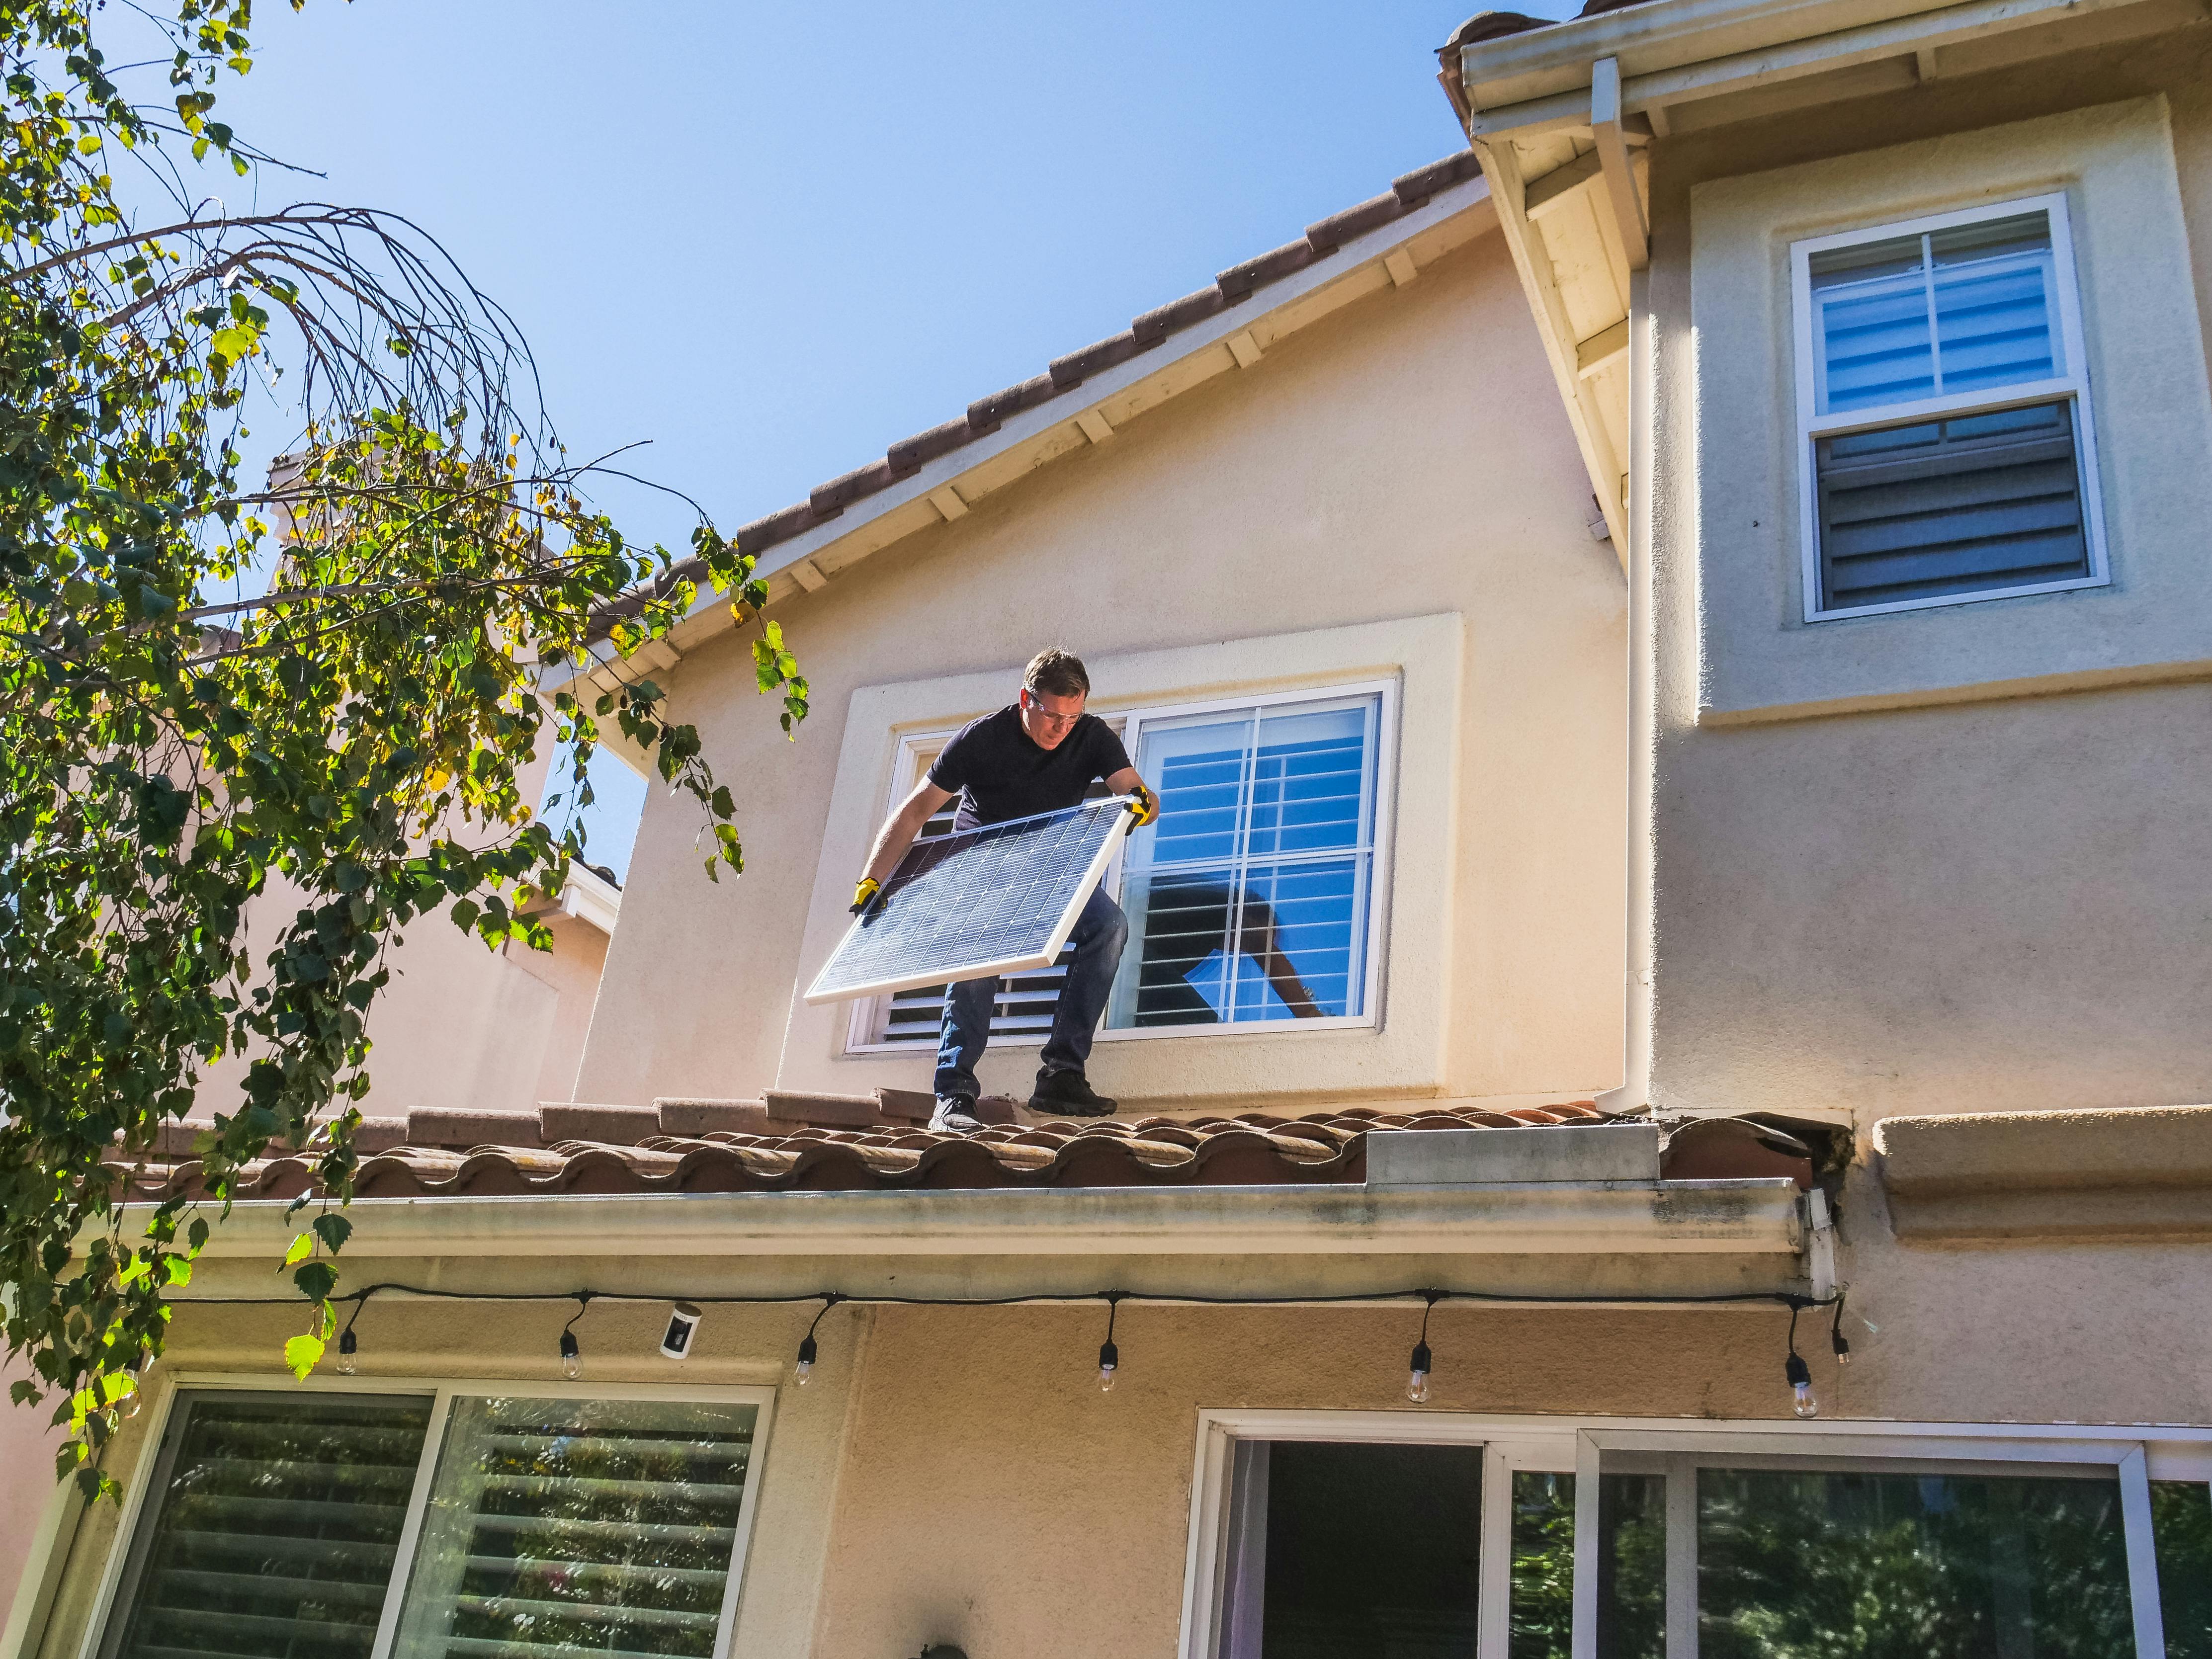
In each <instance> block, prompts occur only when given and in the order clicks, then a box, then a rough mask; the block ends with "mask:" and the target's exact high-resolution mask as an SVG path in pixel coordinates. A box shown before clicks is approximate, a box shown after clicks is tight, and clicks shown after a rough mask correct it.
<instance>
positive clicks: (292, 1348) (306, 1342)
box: [284, 1334, 323, 1383]
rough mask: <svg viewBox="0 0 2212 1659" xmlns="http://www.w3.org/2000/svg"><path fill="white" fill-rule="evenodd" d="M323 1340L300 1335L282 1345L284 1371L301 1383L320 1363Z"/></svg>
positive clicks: (317, 1337)
mask: <svg viewBox="0 0 2212 1659" xmlns="http://www.w3.org/2000/svg"><path fill="white" fill-rule="evenodd" d="M322 1358H323V1339H322V1338H321V1337H319V1336H309V1335H305V1334H302V1335H300V1336H295V1337H293V1338H291V1339H290V1340H289V1341H287V1342H286V1343H285V1344H284V1366H285V1369H286V1370H289V1371H290V1372H291V1373H292V1375H293V1376H296V1377H298V1378H299V1379H300V1380H301V1382H302V1383H304V1382H306V1381H307V1373H308V1372H310V1371H312V1370H314V1369H315V1367H316V1366H317V1365H319V1364H321V1363H322Z"/></svg>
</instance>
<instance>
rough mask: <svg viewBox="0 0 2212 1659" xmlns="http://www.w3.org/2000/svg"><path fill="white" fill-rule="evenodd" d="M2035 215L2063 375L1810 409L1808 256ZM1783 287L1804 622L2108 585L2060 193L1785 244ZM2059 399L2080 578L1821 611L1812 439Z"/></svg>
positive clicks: (2084, 360)
mask: <svg viewBox="0 0 2212 1659" xmlns="http://www.w3.org/2000/svg"><path fill="white" fill-rule="evenodd" d="M2038 210H2041V211H2043V212H2045V213H2047V214H2049V216H2050V222H2051V274H2052V279H2053V286H2054V287H2056V288H2057V291H2058V324H2059V346H2060V349H2061V350H2062V351H2063V352H2064V354H2065V357H2066V368H2067V372H2066V373H2065V374H2061V375H2057V376H2054V377H2053V378H2051V379H2049V380H2038V381H2034V382H2033V383H2031V384H2024V385H2020V386H2001V387H1996V388H1994V389H1992V390H1988V391H1983V392H1961V393H1958V394H1955V395H1952V396H1948V397H1942V398H1918V399H1915V400H1914V401H1912V402H1910V403H1899V404H1883V405H1881V407H1879V408H1875V409H1854V410H1848V411H1846V412H1844V413H1842V414H1835V415H1820V414H1818V413H1816V412H1815V410H1816V406H1817V405H1816V396H1815V391H1814V367H1815V365H1814V340H1813V278H1812V260H1813V256H1814V254H1816V253H1822V252H1827V251H1828V250H1829V249H1832V248H1838V247H1851V246H1857V245H1859V244H1862V243H1866V242H1881V241H1887V240H1891V239H1892V238H1894V237H1900V236H1918V235H1924V234H1928V233H1929V232H1932V231H1938V230H1948V229H1950V228H1952V227H1954V226H1955V225H1967V224H1978V223H1981V222H1984V221H1987V220H1991V219H2008V218H2012V217H2015V216H2018V215H2021V214H2026V213H2033V212H2036V211H2038ZM1790 308H1791V311H1792V313H1793V319H1792V324H1793V334H1794V337H1795V340H1796V352H1797V440H1796V442H1797V497H1798V538H1799V547H1800V549H1801V563H1802V573H1803V574H1802V581H1803V586H1804V610H1805V620H1806V621H1807V622H1808V623H1813V622H1827V621H1832V620H1834V619H1837V618H1840V617H1879V616H1885V615H1887V614H1889V613H1890V612H1892V611H1926V610H1929V609H1932V608H1934V607H1936V606H1937V605H1978V604H1980V603H1981V602H1982V601H1984V600H1985V599H2018V598H2020V597H2021V596H2022V595H2024V594H2028V593H2062V592H2069V591H2072V590H2075V589H2078V588H2084V587H2104V586H2109V585H2110V583H2111V581H2112V572H2111V569H2110V568H2109V566H2108V565H2107V564H2106V553H2105V511H2104V504H2103V501H2102V499H2101V495H2100V490H2099V488H2098V474H2097V437H2096V422H2095V420H2094V419H2093V416H2092V413H2091V408H2090V402H2089V362H2088V355H2087V349H2086V347H2085V345H2084V343H2083V339H2082V333H2081V285H2080V283H2078V282H2077V281H2076V279H2075V270H2074V237H2073V232H2072V230H2071V228H2070V227H2069V220H2068V218H2067V213H2066V196H2065V192H2064V191H2053V192H2051V194H2048V195H2044V196H2024V197H2015V198H2013V199H2011V200H2008V201H2003V202H1994V203H1987V204H1983V205H1981V206H1978V207H1972V208H1961V209H1960V210H1956V211H1954V212H1951V213H1936V214H1930V215H1929V216H1925V217H1923V218H1918V219H1901V220H1896V221H1893V222H1888V223H1885V224H1880V225H1873V226H1869V227H1868V228H1864V229H1861V230H1852V231H1844V232H1841V233H1839V234H1836V235H1832V236H1814V237H1809V238H1808V239H1807V240H1803V241H1800V242H1792V243H1791V244H1790ZM2062 398H2064V399H2067V400H2069V401H2070V403H2071V405H2072V410H2073V417H2074V448H2075V464H2076V465H2077V466H2079V468H2080V469H2081V517H2082V524H2083V528H2084V530H2085V532H2086V533H2087V538H2088V545H2089V574H2087V575H2086V576H2073V577H2069V578H2067V579H2066V580H2063V581H2051V582H2031V583H2027V584H2026V585H2024V586H2017V587H2002V588H1990V589H1988V590H1986V591H1983V592H1972V593H1939V594H1936V595H1935V596H1933V597H1932V598H1929V599H1897V600H1893V601H1892V602H1891V603H1890V604H1887V605H1854V606H1851V607H1850V608H1848V609H1844V610H1833V611H1832V610H1823V609H1822V608H1821V605H1820V479H1819V470H1818V468H1817V466H1816V465H1815V464H1814V449H1813V445H1814V440H1815V439H1816V438H1825V437H1832V436H1835V435H1838V434H1842V433H1850V432H1862V431H1871V430H1873V429H1875V428H1878V427H1886V426H1894V425H1899V424H1904V423H1908V422H1912V421H1915V420H1928V419H1932V418H1934V417H1936V416H1944V415H1956V414H1960V413H1961V412H1964V411H1966V410H2004V409H2016V408H2020V407H2022V406H2024V405H2026V404H2039V403H2056V402H2057V401H2059V400H2060V399H2062Z"/></svg>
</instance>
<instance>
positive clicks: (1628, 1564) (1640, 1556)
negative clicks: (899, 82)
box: [1597, 1474, 1825, 1659]
mask: <svg viewBox="0 0 2212 1659" xmlns="http://www.w3.org/2000/svg"><path fill="white" fill-rule="evenodd" d="M1597 1528H1598V1543H1597V1651H1598V1659H1666V1653H1667V1477H1666V1476H1665V1475H1663V1474H1606V1475H1601V1476H1599V1477H1598V1483H1597ZM1824 1659H1825V1656H1824Z"/></svg>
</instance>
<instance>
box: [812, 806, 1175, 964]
mask: <svg viewBox="0 0 2212 1659" xmlns="http://www.w3.org/2000/svg"><path fill="white" fill-rule="evenodd" d="M1134 821H1135V820H1134V819H1133V818H1132V817H1130V814H1129V801H1128V797H1127V796H1126V795H1114V796H1109V797H1108V798H1106V799H1103V800H1087V801H1085V802H1084V803H1083V804H1082V805H1079V806H1071V807H1069V808H1067V809H1066V811H1060V812H1041V813H1039V814H1038V815H1037V816H1036V817H1028V818H1012V819H1009V820H1008V821H1007V822H1006V823H987V824H984V825H982V826H981V828H979V829H963V830H961V831H959V832H957V833H956V834H953V835H950V836H939V837H937V838H936V839H934V840H932V841H927V842H915V845H914V846H912V847H911V848H908V849H907V854H906V856H905V857H904V858H903V859H901V860H899V865H898V868H897V869H896V870H894V871H892V872H891V876H890V880H889V881H887V882H885V883H884V890H883V896H882V897H881V898H879V899H878V901H877V902H875V903H874V904H872V905H871V906H870V907H869V908H868V911H867V914H866V915H860V916H855V917H854V919H853V925H852V926H851V927H849V928H848V929H847V930H846V933H845V937H844V938H843V939H842V940H841V941H839V943H838V945H837V948H836V951H832V952H831V953H830V957H829V962H828V963H826V964H825V965H824V966H823V969H822V972H821V974H820V975H818V976H817V978H816V979H815V981H814V986H813V988H812V989H811V990H810V991H808V992H807V994H806V1000H807V1001H809V1002H839V1001H842V1000H846V999H848V998H851V997H866V996H877V995H880V994H883V993H884V992H886V991H903V990H908V989H910V988H912V987H915V986H917V985H942V984H945V982H946V981H954V980H963V979H983V978H987V977H989V976H991V975H999V974H1013V973H1024V972H1027V971H1030V970H1031V969H1038V968H1045V967H1049V966H1050V965H1051V964H1052V963H1054V961H1056V960H1057V959H1058V958H1059V956H1060V947H1061V946H1062V945H1066V943H1067V936H1068V934H1069V933H1071V932H1072V931H1073V929H1074V927H1075V919H1076V917H1077V916H1079V915H1081V914H1082V911H1083V906H1084V903H1085V901H1087V900H1088V899H1089V898H1090V896H1091V890H1093V889H1094V888H1096V887H1097V885H1098V883H1099V880H1100V878H1102V877H1103V876H1104V875H1105V873H1106V866H1107V865H1108V864H1109V863H1110V862H1112V860H1113V857H1114V849H1115V847H1116V846H1117V845H1119V844H1120V842H1121V836H1122V834H1123V832H1124V831H1125V829H1127V826H1128V825H1129V824H1130V823H1133V822H1134Z"/></svg>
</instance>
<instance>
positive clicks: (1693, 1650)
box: [1667, 1453, 1698, 1659]
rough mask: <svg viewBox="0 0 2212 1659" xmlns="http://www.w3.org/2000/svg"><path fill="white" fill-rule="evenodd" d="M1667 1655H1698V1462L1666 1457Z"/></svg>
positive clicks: (1673, 1658) (1674, 1658)
mask: <svg viewBox="0 0 2212 1659" xmlns="http://www.w3.org/2000/svg"><path fill="white" fill-rule="evenodd" d="M1667 1659H1698V1464H1697V1460H1696V1459H1695V1458H1694V1457H1692V1456H1691V1455H1688V1454H1686V1453H1677V1454H1676V1455H1674V1456H1672V1457H1669V1458H1668V1460H1667Z"/></svg>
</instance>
